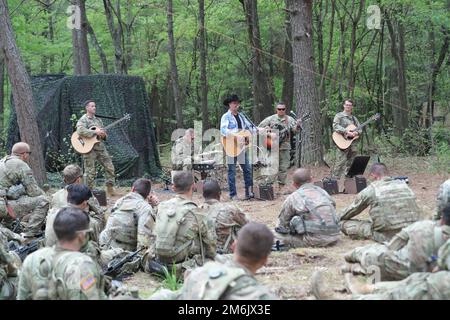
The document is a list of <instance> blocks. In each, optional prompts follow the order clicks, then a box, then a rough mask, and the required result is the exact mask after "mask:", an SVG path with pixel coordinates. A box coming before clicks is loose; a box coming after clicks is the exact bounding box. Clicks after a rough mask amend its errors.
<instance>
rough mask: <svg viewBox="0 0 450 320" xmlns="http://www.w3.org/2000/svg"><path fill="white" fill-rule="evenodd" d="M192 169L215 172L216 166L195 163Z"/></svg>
mask: <svg viewBox="0 0 450 320" xmlns="http://www.w3.org/2000/svg"><path fill="white" fill-rule="evenodd" d="M192 169H194V170H196V171H207V170H214V169H215V168H214V164H211V163H195V164H193V165H192Z"/></svg>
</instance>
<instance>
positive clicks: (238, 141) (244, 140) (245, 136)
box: [220, 130, 252, 158]
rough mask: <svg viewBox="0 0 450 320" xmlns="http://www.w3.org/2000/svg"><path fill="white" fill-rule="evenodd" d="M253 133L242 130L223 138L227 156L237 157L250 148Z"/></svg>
mask: <svg viewBox="0 0 450 320" xmlns="http://www.w3.org/2000/svg"><path fill="white" fill-rule="evenodd" d="M251 136H252V133H251V132H250V131H249V130H241V131H238V132H236V133H233V134H229V135H227V136H225V137H224V136H222V137H221V139H220V141H221V142H222V146H223V149H224V150H225V154H226V155H227V156H229V157H233V158H234V157H237V156H238V155H240V154H241V152H242V151H244V149H245V148H248V147H249V146H250V145H251V143H250V141H251Z"/></svg>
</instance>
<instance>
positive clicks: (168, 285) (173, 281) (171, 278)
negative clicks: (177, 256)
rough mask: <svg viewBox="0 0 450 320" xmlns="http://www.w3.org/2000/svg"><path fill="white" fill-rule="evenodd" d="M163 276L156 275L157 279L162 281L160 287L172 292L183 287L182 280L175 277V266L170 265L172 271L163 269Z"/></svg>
mask: <svg viewBox="0 0 450 320" xmlns="http://www.w3.org/2000/svg"><path fill="white" fill-rule="evenodd" d="M163 272H164V276H162V275H159V274H156V275H157V277H158V278H160V279H161V280H162V283H161V285H162V287H163V288H165V289H169V290H172V291H176V290H178V289H180V288H181V287H182V286H183V279H182V278H181V277H179V278H178V277H177V269H176V266H175V264H173V265H172V269H171V270H170V271H169V270H167V268H164V269H163Z"/></svg>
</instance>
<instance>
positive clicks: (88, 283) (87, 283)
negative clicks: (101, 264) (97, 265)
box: [80, 274, 97, 291]
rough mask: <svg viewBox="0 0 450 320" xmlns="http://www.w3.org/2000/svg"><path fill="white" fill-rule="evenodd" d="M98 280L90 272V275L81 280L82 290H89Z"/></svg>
mask: <svg viewBox="0 0 450 320" xmlns="http://www.w3.org/2000/svg"><path fill="white" fill-rule="evenodd" d="M96 282H97V279H96V278H95V277H94V276H93V275H92V274H89V275H88V276H86V277H84V278H83V279H81V281H80V287H81V290H83V291H86V290H88V289H89V288H91V287H92V286H93V285H94V284H95V283H96Z"/></svg>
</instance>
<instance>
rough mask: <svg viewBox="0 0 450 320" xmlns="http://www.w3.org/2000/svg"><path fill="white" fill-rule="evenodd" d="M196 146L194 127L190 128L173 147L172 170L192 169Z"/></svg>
mask: <svg viewBox="0 0 450 320" xmlns="http://www.w3.org/2000/svg"><path fill="white" fill-rule="evenodd" d="M194 147H195V145H194V129H192V128H189V129H187V130H186V132H185V133H184V136H182V137H180V138H178V139H177V140H175V143H174V145H173V147H172V170H192V164H193V161H194V155H195V153H196V152H195V149H194Z"/></svg>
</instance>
